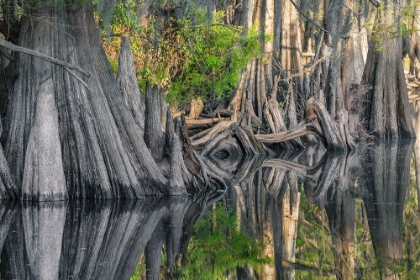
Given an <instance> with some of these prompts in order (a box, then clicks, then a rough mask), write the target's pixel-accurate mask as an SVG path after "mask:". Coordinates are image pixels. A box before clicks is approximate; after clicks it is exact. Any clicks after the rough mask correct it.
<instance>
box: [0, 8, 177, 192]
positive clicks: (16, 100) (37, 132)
mask: <svg viewBox="0 0 420 280" xmlns="http://www.w3.org/2000/svg"><path fill="white" fill-rule="evenodd" d="M23 14H24V15H25V16H22V21H21V22H22V24H21V37H20V45H21V46H23V47H26V48H30V49H34V50H37V51H39V52H42V53H44V54H48V55H50V56H52V57H55V58H58V59H60V60H62V61H66V62H69V63H72V64H75V65H79V66H80V67H81V68H83V69H84V70H85V71H87V72H89V73H90V77H86V76H81V75H80V74H79V73H77V72H75V71H73V70H70V69H68V68H65V67H62V66H58V65H54V64H50V63H49V62H45V61H42V60H40V59H39V58H36V57H33V56H29V55H26V54H19V55H18V58H17V62H16V63H17V71H18V74H19V77H18V79H17V80H16V83H15V86H14V92H13V96H12V99H11V103H10V109H9V112H8V119H9V120H10V121H9V123H8V127H7V132H8V134H7V141H6V149H5V154H6V158H7V160H8V162H9V165H10V169H11V172H12V174H13V175H14V176H15V178H16V181H17V185H18V186H22V193H23V196H24V198H26V199H33V200H60V199H65V198H67V197H69V198H97V199H99V198H102V199H110V198H135V197H140V196H143V195H158V194H170V193H171V191H170V190H169V189H168V188H167V187H166V182H167V180H166V179H165V178H164V176H163V175H162V173H161V172H160V170H159V168H158V167H157V165H156V163H155V161H154V160H153V158H152V156H151V154H150V152H149V151H148V149H147V147H146V145H145V143H144V140H143V138H142V135H141V130H140V129H139V126H138V125H137V124H136V121H135V119H134V117H133V114H132V113H131V112H130V109H129V108H128V106H127V105H126V104H125V102H124V97H123V95H122V94H121V91H120V89H119V87H118V84H117V82H116V80H115V78H114V76H113V74H112V71H111V68H110V66H109V62H108V60H107V57H106V55H105V52H104V50H103V47H102V44H101V41H100V38H99V32H98V29H97V26H96V23H95V21H94V18H93V7H92V5H91V4H79V1H72V0H69V1H64V3H63V2H61V1H55V0H51V1H38V2H36V3H35V4H33V6H31V7H25V12H24V13H23Z"/></svg>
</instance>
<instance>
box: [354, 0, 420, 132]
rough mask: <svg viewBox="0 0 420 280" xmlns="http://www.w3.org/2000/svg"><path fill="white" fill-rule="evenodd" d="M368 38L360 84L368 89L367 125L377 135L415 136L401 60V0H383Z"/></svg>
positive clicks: (402, 1)
mask: <svg viewBox="0 0 420 280" xmlns="http://www.w3.org/2000/svg"><path fill="white" fill-rule="evenodd" d="M383 2H384V3H383V6H384V8H381V9H378V18H377V19H376V22H375V26H374V29H373V35H372V38H371V40H370V42H369V51H368V57H367V62H366V66H365V70H364V73H363V78H362V84H368V85H371V86H372V87H373V88H372V90H371V91H370V92H369V93H368V102H367V103H368V105H367V108H366V112H365V114H366V117H367V119H368V120H369V122H368V125H367V129H368V131H370V132H372V133H373V134H374V135H375V136H376V137H378V138H397V137H407V138H413V137H415V132H414V129H413V125H412V122H411V118H410V109H409V103H408V95H407V86H406V83H405V77H404V69H403V64H402V53H403V52H402V39H401V22H400V17H401V12H402V10H401V9H402V7H403V4H404V2H405V1H404V0H394V1H389V0H387V1H383Z"/></svg>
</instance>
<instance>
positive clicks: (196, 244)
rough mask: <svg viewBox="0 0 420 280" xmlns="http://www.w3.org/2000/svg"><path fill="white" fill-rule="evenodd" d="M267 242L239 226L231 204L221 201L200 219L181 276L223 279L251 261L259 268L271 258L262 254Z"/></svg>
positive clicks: (250, 263)
mask: <svg viewBox="0 0 420 280" xmlns="http://www.w3.org/2000/svg"><path fill="white" fill-rule="evenodd" d="M262 251H263V244H262V242H258V241H256V240H255V239H252V238H250V237H249V236H248V235H247V234H246V233H244V232H241V231H240V230H239V229H238V223H237V218H236V216H234V215H233V213H232V210H231V208H230V207H228V209H227V210H226V209H224V207H223V205H221V204H218V205H216V207H215V208H213V211H212V212H210V213H208V216H207V217H206V218H205V219H203V220H201V221H200V222H198V223H197V225H196V227H195V233H194V235H193V237H192V238H191V241H190V245H189V248H188V254H187V259H188V261H187V262H186V265H185V266H184V267H183V268H182V270H181V273H180V274H181V279H194V278H195V277H197V275H200V279H220V278H222V276H223V275H224V274H226V273H227V272H228V271H230V272H231V273H233V272H234V271H235V270H236V267H238V266H239V267H241V266H245V265H247V264H248V265H251V266H252V267H254V268H256V269H257V270H260V269H261V264H267V263H269V262H270V259H269V258H267V257H264V256H262Z"/></svg>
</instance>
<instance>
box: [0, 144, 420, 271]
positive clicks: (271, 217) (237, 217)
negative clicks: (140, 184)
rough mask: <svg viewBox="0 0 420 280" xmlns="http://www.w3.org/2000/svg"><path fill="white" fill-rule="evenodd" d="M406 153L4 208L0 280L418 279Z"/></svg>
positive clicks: (334, 157)
mask: <svg viewBox="0 0 420 280" xmlns="http://www.w3.org/2000/svg"><path fill="white" fill-rule="evenodd" d="M412 154H413V143H404V144H403V143H400V144H398V143H376V144H370V145H367V146H366V145H361V147H359V148H358V150H357V151H356V152H354V153H351V154H332V153H325V152H323V151H320V150H311V149H308V150H306V151H304V152H301V153H290V152H283V153H282V154H279V155H277V156H276V157H272V158H269V159H261V158H249V157H244V158H243V159H242V160H241V161H239V162H238V161H235V162H229V159H224V160H223V161H221V160H217V159H214V158H213V159H209V160H213V163H212V164H213V167H214V169H215V170H216V171H217V172H218V173H219V174H220V175H221V176H223V177H224V178H225V179H226V187H227V189H226V191H225V192H218V193H213V194H205V195H204V194H203V195H199V196H194V197H193V196H191V197H173V198H161V199H147V200H140V201H102V202H101V201H97V202H89V201H78V202H58V203H37V204H27V203H6V202H3V203H2V204H1V205H0V246H1V247H0V248H2V253H1V263H0V272H1V279H419V277H420V234H419V229H420V215H419V211H418V209H419V204H418V195H419V192H418V188H417V185H416V183H415V182H416V181H415V179H416V178H415V171H414V170H415V165H414V164H413V163H411V172H410V161H411V158H412ZM226 162H227V163H228V165H226ZM227 166H228V167H227Z"/></svg>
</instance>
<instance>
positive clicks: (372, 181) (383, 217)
mask: <svg viewBox="0 0 420 280" xmlns="http://www.w3.org/2000/svg"><path fill="white" fill-rule="evenodd" d="M411 154H412V145H405V146H401V145H398V144H397V143H391V144H384V143H382V144H378V145H377V147H376V149H374V150H369V151H368V152H367V157H368V158H369V161H368V162H371V164H370V165H367V166H363V167H364V170H365V172H366V173H365V176H367V178H369V179H368V180H367V181H366V188H367V190H368V195H367V196H366V197H364V198H363V201H364V204H365V207H366V212H367V217H368V222H369V229H370V234H371V237H372V243H373V248H374V250H375V255H376V257H377V259H378V263H379V265H380V267H381V273H382V277H384V279H394V278H395V277H397V275H396V272H395V270H393V269H392V267H393V266H394V265H396V266H397V267H398V264H399V263H400V262H401V261H402V260H403V258H404V255H403V225H402V222H403V211H404V204H405V197H406V191H407V186H408V179H409V172H408V170H410V168H409V167H410V158H411ZM366 162H367V161H366Z"/></svg>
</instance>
